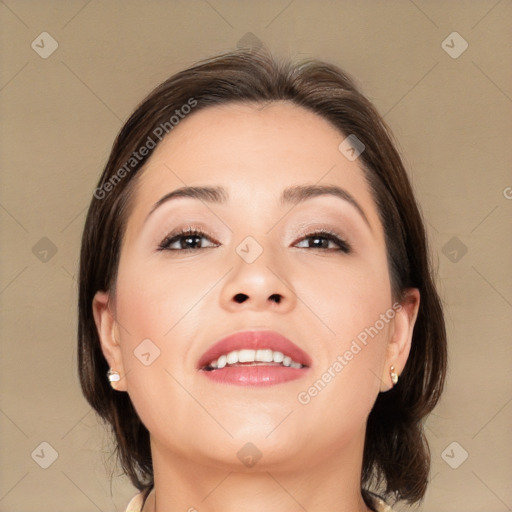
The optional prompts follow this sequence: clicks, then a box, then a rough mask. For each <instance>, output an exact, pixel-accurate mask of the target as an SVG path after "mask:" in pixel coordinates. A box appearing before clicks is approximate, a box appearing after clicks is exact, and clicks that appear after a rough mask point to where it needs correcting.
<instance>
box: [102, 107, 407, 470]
mask: <svg viewBox="0 0 512 512" xmlns="http://www.w3.org/2000/svg"><path fill="white" fill-rule="evenodd" d="M344 139H345V136H343V135H342V134H340V133H339V132H338V131H337V130H336V129H335V128H334V127H333V126H331V125H330V124H329V123H328V122H327V121H326V120H324V119H323V118H321V117H319V116H317V115H316V114H313V113H311V112H309V111H307V110H305V109H302V108H301V107H298V106H296V105H293V104H290V103H287V102H274V103H270V104H268V105H266V106H265V107H261V106H254V105H249V104H231V105H224V106H218V107H209V108H206V109H204V110H201V111H198V112H197V113H193V114H191V115H190V116H189V117H188V118H186V119H185V120H183V121H182V122H181V124H179V125H178V126H177V127H175V128H174V130H173V131H172V132H171V133H170V135H169V136H168V137H167V138H166V139H164V140H163V142H162V143H160V145H159V146H158V147H157V148H156V150H155V152H154V153H153V155H152V157H151V159H150V161H149V162H148V164H147V165H146V168H145V170H144V172H143V174H142V175H141V176H140V181H139V183H138V186H137V189H136V194H135V195H134V197H133V210H132V212H131V213H130V216H129V218H128V222H127V226H126V232H125V236H124V239H123V243H122V248H121V257H120V262H119V270H118V279H117V286H116V292H115V297H111V301H112V304H111V305H110V309H111V310H112V311H114V316H115V322H114V323H113V325H112V336H110V332H109V329H108V326H109V323H108V314H109V312H108V310H106V309H103V310H101V304H102V300H104V299H105V297H106V296H105V295H102V294H101V293H99V294H98V295H97V298H96V308H95V309H96V310H97V311H100V310H101V311H102V313H100V314H99V315H98V317H97V320H98V319H102V320H98V321H99V324H100V323H101V322H103V326H102V328H101V329H100V330H102V336H101V338H102V345H103V349H104V353H105V355H106V357H107V359H108V361H109V364H110V365H111V366H112V367H113V368H114V369H116V370H118V371H119V372H120V374H121V376H122V379H121V381H120V382H119V383H118V387H117V389H118V390H119V391H125V390H126V391H127V392H128V393H129V395H130V398H131V400H132V401H133V403H134V406H135V408H136V410H137V411H138V413H139V415H140V418H141V420H142V421H143V423H144V424H145V425H146V427H147V428H148V430H149V431H150V433H151V438H152V443H153V445H154V447H156V449H158V450H161V451H162V452H168V453H172V454H175V455H181V456H184V457H186V458H187V459H189V460H190V459H192V460H196V461H202V462H208V463H211V464H215V465H217V466H219V465H220V466H225V465H227V466H229V465H233V464H238V465H241V461H242V462H243V457H244V456H246V455H247V454H248V455H253V456H256V457H257V456H258V455H257V454H258V452H257V451H256V448H257V450H258V451H259V452H260V453H261V454H262V458H261V460H260V461H259V462H258V463H259V464H264V463H267V464H269V465H273V467H275V465H276V464H278V465H280V466H279V467H287V464H291V465H294V466H295V465H296V464H297V463H300V464H302V465H307V464H311V465H312V464H316V463H317V462H318V461H320V460H321V459H325V458H326V457H330V456H331V455H333V454H335V453H337V452H338V453H339V452H340V451H342V450H344V449H347V450H348V449H349V447H350V446H355V445H357V446H358V447H359V448H360V447H361V443H362V440H363V439H364V427H365V421H366V418H367V416H368V414H369V412H370V410H371V408H372V406H373V403H374V401H375V399H376V397H377V394H378V393H379V391H380V390H387V389H389V388H390V385H391V382H390V379H389V364H393V363H394V364H395V366H397V369H399V370H400V369H401V366H400V365H401V364H402V367H403V364H405V359H406V358H407V352H408V348H407V346H406V345H407V342H406V341H404V340H405V339H406V338H407V335H406V333H405V330H407V329H402V328H401V327H400V328H399V329H397V325H398V324H399V322H400V320H399V317H400V314H401V313H399V312H396V314H395V310H394V309H392V306H393V299H392V294H391V286H390V280H389V274H388V267H387V260H386V247H385V242H384V234H383V228H382V226H381V224H380V221H379V218H378V213H377V210H376V206H375V204H374V201H373V199H372V197H371V194H370V191H369V188H368V185H367V183H366V181H365V178H364V175H363V172H362V170H361V168H360V166H359V161H358V159H355V160H353V159H349V158H347V157H346V156H345V154H348V155H350V154H349V153H343V152H341V151H340V149H339V146H340V143H341V142H342V141H343V140H344ZM320 186H321V187H327V186H329V187H338V188H339V189H341V191H342V192H340V193H339V194H338V195H336V194H333V193H331V194H327V193H324V194H321V195H315V194H309V196H308V195H307V194H303V195H302V196H301V194H299V193H298V192H297V191H298V190H299V188H300V187H320ZM183 187H214V188H216V189H218V188H222V189H223V192H222V193H221V194H220V196H221V198H222V199H223V200H222V201H217V200H212V199H214V197H213V195H211V194H210V195H207V196H203V197H201V198H197V197H191V196H188V197H187V196H179V197H174V198H171V199H168V200H166V201H163V202H161V203H159V201H160V200H161V199H162V198H163V197H165V196H166V195H167V194H169V193H171V192H173V191H175V190H177V189H181V188H183ZM294 187H297V188H294ZM285 191H286V193H285ZM283 194H285V195H284V199H283ZM216 199H219V198H216ZM155 205H158V206H156V207H155ZM188 228H191V229H192V230H193V231H201V232H203V233H204V235H201V234H199V235H197V234H196V235H186V234H185V235H182V237H181V238H174V236H171V238H170V239H169V235H170V234H171V235H174V234H175V233H177V232H178V231H180V230H182V229H188ZM322 230H323V231H328V232H330V233H333V234H334V236H337V237H338V238H339V239H340V240H341V241H340V242H337V241H336V238H334V237H331V235H329V234H328V235H325V234H324V235H322V234H318V232H319V231H322ZM166 239H167V240H166ZM276 298H277V299H276ZM103 304H104V303H103ZM247 330H253V331H268V330H271V331H276V332H277V333H279V334H281V335H282V336H285V337H286V338H288V339H289V340H291V341H292V342H293V343H294V344H295V345H296V346H297V347H299V348H300V349H301V350H302V351H303V352H304V353H306V354H307V356H308V357H309V365H308V367H307V368H284V367H283V366H282V364H280V363H278V362H275V363H274V362H273V363H271V364H270V365H268V366H274V368H273V369H271V370H268V366H267V368H266V369H265V368H263V367H264V366H265V365H264V364H263V365H262V366H259V367H258V368H259V369H255V367H254V366H251V368H248V367H247V366H246V365H244V367H239V368H238V370H237V371H236V372H235V373H234V374H233V373H232V374H231V375H232V376H233V375H235V377H232V379H234V381H233V380H229V379H228V381H227V382H226V381H224V379H223V377H222V375H223V374H222V373H221V372H224V374H226V375H228V372H226V371H225V370H226V369H228V368H229V365H228V366H227V367H225V368H224V369H217V370H213V371H211V372H208V371H206V370H205V369H204V368H203V367H198V362H199V360H200V359H201V358H202V356H203V355H204V354H205V352H206V351H207V350H208V349H210V347H212V346H213V345H214V344H215V343H217V342H218V341H219V340H221V339H222V338H224V337H226V336H228V335H230V334H233V333H236V332H241V331H247ZM365 333H366V335H365ZM370 333H371V334H370ZM116 340H117V342H118V343H119V344H118V345H117V344H116V343H117V342H116ZM363 340H364V341H363ZM404 347H405V348H404ZM248 348H250V347H248ZM259 348H265V347H259ZM266 348H270V349H272V347H266ZM272 355H274V354H273V353H272ZM285 355H286V354H285ZM278 357H279V356H278ZM396 357H398V358H399V359H393V358H396ZM336 362H337V363H338V364H336ZM397 362H398V365H397ZM277 365H279V366H277ZM262 368H263V369H262ZM267 370H268V371H267ZM281 370H283V372H282V373H279V372H281ZM292 371H293V372H295V373H293V375H292V374H291V372H292ZM244 372H245V373H244ZM257 372H260V373H257ZM258 375H259V376H260V378H261V379H263V382H262V381H261V380H259V381H258ZM269 375H273V376H274V377H276V376H277V377H276V378H277V379H278V381H270V382H269V381H265V380H264V379H265V378H266V377H268V376H269ZM279 375H287V376H288V377H289V376H290V375H292V377H293V378H292V379H288V380H287V378H283V379H284V380H283V379H281V378H280V377H279ZM246 378H249V379H251V378H253V379H256V380H255V381H251V382H252V383H247V382H246V380H245V379H246ZM280 380H283V381H280ZM315 383H316V385H315ZM246 443H252V445H254V447H256V448H254V447H252V446H251V445H246ZM243 447H245V448H243ZM241 449H242V451H241V452H240V453H239V451H240V450H241ZM244 450H245V451H244ZM237 453H238V455H237ZM290 467H291V466H290Z"/></svg>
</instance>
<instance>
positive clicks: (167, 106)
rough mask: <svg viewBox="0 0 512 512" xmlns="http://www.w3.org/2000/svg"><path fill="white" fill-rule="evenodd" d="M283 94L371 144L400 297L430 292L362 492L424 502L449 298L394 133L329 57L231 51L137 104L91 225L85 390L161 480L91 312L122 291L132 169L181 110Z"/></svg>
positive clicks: (133, 462) (121, 446) (83, 318)
mask: <svg viewBox="0 0 512 512" xmlns="http://www.w3.org/2000/svg"><path fill="white" fill-rule="evenodd" d="M280 100H287V101H290V102H292V103H293V104H296V105H299V106H301V107H303V108H305V109H308V110H310V111H312V112H314V113H316V114H317V115H319V116H321V117H322V118H324V119H326V120H328V121H329V122H331V123H332V125H333V126H334V127H336V129H338V130H339V131H340V134H341V135H344V136H348V135H355V136H356V137H357V139H359V141H361V142H362V143H363V144H364V146H365V148H364V151H363V152H362V153H361V155H360V156H359V159H358V162H359V164H360V166H361V168H362V170H363V172H364V175H365V178H366V180H367V182H368V185H369V188H370V190H371V192H372V196H373V199H374V200H375V203H376V205H377V208H378V212H379V216H380V221H381V223H382V226H383V229H384V233H385V239H386V250H387V259H388V266H389V276H390V282H391V285H392V291H393V295H394V298H395V299H397V300H401V299H402V298H403V291H404V290H405V289H406V288H408V287H416V288H418V289H419V292H420V296H421V300H420V306H419V311H418V316H417V320H416V323H415V326H414V331H413V339H412V346H411V350H410V353H409V358H408V360H407V364H406V366H405V368H404V370H403V372H402V374H401V376H400V380H399V382H398V384H397V385H396V386H395V387H394V388H393V389H391V390H390V391H388V392H385V393H380V394H379V395H378V397H377V400H376V402H375V404H374V407H373V409H372V411H371V412H370V415H369V417H368V422H367V430H366V439H365V446H364V456H363V469H362V475H361V490H362V494H363V497H364V498H365V501H366V502H367V504H369V503H370V502H371V500H370V497H369V494H370V493H369V491H368V490H369V489H370V488H373V489H374V490H378V491H379V492H380V493H381V494H382V495H384V496H385V497H388V496H389V495H394V497H395V498H396V500H407V501H408V502H409V503H414V502H417V501H420V500H421V499H422V498H423V497H424V495H425V492H426V488H427V482H428V475H429V470H430V453H429V449H428V444H427V441H426V438H425V435H424V432H423V427H422V420H423V419H424V417H425V416H426V415H427V414H428V413H430V412H431V411H432V409H433V408H434V406H435V405H436V403H437V401H438V400H439V397H440V394H441V392H442V389H443V386H444V381H445V373H446V363H447V361H446V360H447V350H446V332H445V324H444V318H443V311H442V306H441V301H440V298H439V296H438V293H437V291H436V287H435V283H434V276H433V271H432V265H431V262H430V256H429V249H428V245H427V237H426V233H425V228H424V223H423V220H422V217H421V214H420V212H419V209H418V206H417V203H416V201H415V199H414V194H413V190H412V188H411V185H410V183H409V179H408V177H407V173H406V170H405V168H404V165H403V163H402V160H401V158H400V156H399V154H398V151H397V149H396V148H395V145H394V143H393V139H392V135H391V132H390V130H389V128H388V127H387V125H386V124H385V123H384V121H383V119H382V117H381V116H380V115H379V114H378V112H377V111H376V109H375V108H374V107H373V106H372V104H371V103H370V102H369V101H368V100H367V99H366V97H365V96H363V95H362V94H361V92H359V90H358V89H357V88H356V86H355V84H354V81H353V80H352V79H351V78H350V77H349V76H347V75H346V74H345V73H344V72H343V71H342V70H340V69H339V68H338V67H336V66H334V65H331V64H328V63H324V62H320V61H316V60H309V61H305V62H301V63H298V64H293V63H292V62H290V61H286V62H282V61H278V60H277V59H275V58H273V57H272V56H271V55H270V54H269V53H268V52H267V51H251V50H240V51H235V52H230V53H228V54H223V55H220V56H217V57H214V58H211V59H208V60H205V61H202V62H199V63H198V64H196V65H194V66H192V67H190V68H188V69H186V70H184V71H180V72H179V73H177V74H175V75H173V76H171V77H170V78H169V79H168V80H166V81H165V82H163V83H162V84H161V85H159V86H158V87H156V88H155V89H154V90H153V91H152V92H151V93H150V94H149V96H148V97H147V98H146V99H145V100H144V101H143V102H142V103H141V104H140V105H139V106H138V107H137V108H136V109H135V111H134V112H133V114H132V115H131V116H130V118H129V119H128V121H127V122H126V123H125V125H124V126H123V128H122V129H121V131H120V133H119V135H118V136H117V138H116V140H115V142H114V145H113V147H112V151H111V153H110V157H109V159H108V162H107V164H106V166H105V169H104V171H103V174H102V175H101V178H100V180H99V183H98V188H97V189H96V190H95V193H94V197H93V198H92V201H91V204H90V207H89V211H88V214H87V220H86V223H85V228H84V231H83V237H82V248H81V255H80V279H79V304H78V316H79V319H78V365H79V374H80V383H81V386H82V390H83V393H84V395H85V397H86V399H87V400H88V402H89V403H90V404H91V406H92V407H93V408H94V409H95V410H96V411H97V413H98V414H99V416H100V417H101V418H102V419H103V420H105V421H106V422H107V423H108V424H109V425H110V426H111V428H112V431H113V434H114V436H115V439H116V444H117V454H118V457H119V460H120V463H121V465H122V468H123V470H124V471H125V473H126V474H127V475H128V476H129V477H130V479H131V481H132V482H133V484H134V485H135V486H136V487H137V488H138V489H147V488H148V487H150V486H152V485H153V467H152V459H151V451H150V443H149V433H148V430H147V429H146V427H145V426H144V425H143V424H142V422H141V420H140V419H139V417H138V415H137V413H136V412H135V409H134V407H133V405H132V402H131V401H130V398H129V395H128V393H120V392H117V391H114V390H113V389H112V388H111V387H110V385H109V382H108V380H107V378H106V373H107V370H108V365H107V362H106V360H105V358H104V356H103V353H102V350H101V347H100V341H99V337H98V332H97V329H96V326H95V323H94V318H93V310H92V303H93V298H94V295H95V293H96V292H97V291H99V290H102V291H110V292H112V291H113V290H114V286H115V281H116V273H117V267H118V262H119V252H120V246H121V240H122V237H123V233H124V229H125V226H126V222H127V218H128V217H129V214H130V206H131V203H132V202H133V201H130V198H131V195H132V192H133V190H134V183H136V180H135V177H136V176H137V175H138V173H140V171H141V169H142V168H143V166H144V164H145V163H146V162H147V161H148V159H149V158H150V156H151V154H152V151H153V149H154V147H153V148H152V149H151V148H150V149H148V150H147V151H144V153H145V154H144V155H142V154H141V153H142V151H141V148H143V147H146V148H149V146H153V144H150V143H149V140H150V139H151V141H152V142H153V143H155V145H156V144H158V142H159V141H160V138H159V137H157V136H156V134H161V132H162V127H163V129H164V132H165V133H167V132H169V133H170V132H171V130H172V128H173V126H174V125H175V124H176V119H178V117H179V118H180V119H181V118H182V117H183V116H182V115H180V114H183V113H184V112H185V113H187V112H190V110H191V112H190V113H189V115H193V114H194V112H197V111H199V110H201V109H204V108H205V107H208V106H210V105H219V104H227V103H233V102H244V103H248V102H249V103H256V104H265V103H267V102H272V101H280ZM184 105H189V106H193V108H184ZM178 111H179V112H178ZM173 116H174V119H171V118H173ZM177 122H179V121H177ZM164 135H165V134H164ZM162 138H163V136H162ZM340 140H341V139H340ZM135 154H137V155H138V156H137V158H136V159H135V160H134V155H135Z"/></svg>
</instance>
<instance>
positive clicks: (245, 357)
mask: <svg viewBox="0 0 512 512" xmlns="http://www.w3.org/2000/svg"><path fill="white" fill-rule="evenodd" d="M258 352H259V350H258ZM255 354H256V350H249V349H245V350H240V352H239V353H238V362H239V363H252V362H254V361H255V359H254V356H255Z"/></svg>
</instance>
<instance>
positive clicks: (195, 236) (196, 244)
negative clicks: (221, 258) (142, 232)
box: [158, 229, 219, 251]
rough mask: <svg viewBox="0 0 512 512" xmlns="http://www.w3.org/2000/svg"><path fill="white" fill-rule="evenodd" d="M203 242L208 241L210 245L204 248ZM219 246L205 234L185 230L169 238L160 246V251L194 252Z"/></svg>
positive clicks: (193, 230)
mask: <svg viewBox="0 0 512 512" xmlns="http://www.w3.org/2000/svg"><path fill="white" fill-rule="evenodd" d="M202 240H207V241H208V242H207V243H208V244H209V245H206V246H202V242H201V241H202ZM218 245H219V244H217V243H216V242H213V241H212V239H211V238H210V237H209V236H208V235H207V234H206V233H204V232H202V231H200V230H195V229H185V230H181V231H179V232H177V233H172V234H170V235H169V236H167V237H166V238H165V239H164V240H163V241H162V242H161V243H160V245H159V246H158V250H159V251H193V250H197V249H207V248H210V247H217V246H218Z"/></svg>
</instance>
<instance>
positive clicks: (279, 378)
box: [202, 366, 309, 386]
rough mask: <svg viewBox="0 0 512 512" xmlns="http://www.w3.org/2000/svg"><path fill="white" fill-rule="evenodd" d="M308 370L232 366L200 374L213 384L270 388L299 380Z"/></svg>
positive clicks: (283, 367)
mask: <svg viewBox="0 0 512 512" xmlns="http://www.w3.org/2000/svg"><path fill="white" fill-rule="evenodd" d="M308 370H309V368H306V367H304V368H289V367H287V366H247V367H243V366H232V367H225V368H222V369H221V370H211V371H203V372H202V373H203V374H204V375H205V376H206V377H207V378H209V379H210V380H213V381H215V382H219V383H221V384H234V385H236V386H272V385H274V384H282V383H284V382H290V381H292V380H297V379H301V378H302V377H304V376H305V375H306V373H307V371H308Z"/></svg>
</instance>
